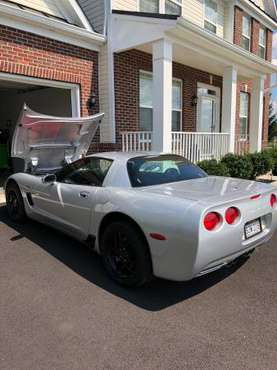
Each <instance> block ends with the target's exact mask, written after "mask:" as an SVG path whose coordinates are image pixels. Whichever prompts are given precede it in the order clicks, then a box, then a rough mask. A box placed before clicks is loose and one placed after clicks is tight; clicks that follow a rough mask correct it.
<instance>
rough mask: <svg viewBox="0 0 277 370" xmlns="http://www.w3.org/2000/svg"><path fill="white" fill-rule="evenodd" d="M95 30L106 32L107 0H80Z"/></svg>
mask: <svg viewBox="0 0 277 370" xmlns="http://www.w3.org/2000/svg"><path fill="white" fill-rule="evenodd" d="M78 3H79V5H80V7H81V8H82V9H83V12H84V13H85V15H86V17H87V18H88V20H89V22H90V24H91V25H92V27H93V29H94V31H96V32H98V33H102V34H103V33H104V23H105V2H104V1H103V0H78Z"/></svg>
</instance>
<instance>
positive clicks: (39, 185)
mask: <svg viewBox="0 0 277 370" xmlns="http://www.w3.org/2000/svg"><path fill="white" fill-rule="evenodd" d="M101 118H102V116H101V115H98V116H95V117H92V118H91V117H90V118H88V119H81V120H77V121H76V120H74V119H71V120H67V121H63V122H62V121H61V120H55V119H52V118H51V117H46V116H45V117H43V118H41V117H39V118H38V116H37V115H36V114H35V113H34V112H31V111H29V110H26V109H25V111H24V114H23V117H22V118H21V121H20V123H19V125H18V127H17V129H16V132H15V137H14V143H13V157H14V160H15V163H16V165H17V166H18V167H20V166H21V171H23V172H21V173H16V174H14V175H12V176H11V177H10V178H9V179H8V181H7V183H6V198H7V208H8V212H9V215H10V217H11V218H12V220H14V221H15V222H22V221H24V220H25V219H26V217H29V218H32V219H35V220H37V221H40V222H42V223H45V224H48V225H50V226H53V227H55V228H57V229H59V230H62V231H63V232H65V233H67V234H69V235H71V236H72V237H74V238H76V239H78V240H80V241H83V242H86V243H89V244H90V245H91V246H93V247H94V248H95V250H96V251H97V252H98V253H99V254H100V255H101V256H102V259H103V263H104V266H105V268H106V270H107V272H108V273H109V275H110V276H111V277H112V278H113V279H114V280H116V281H117V282H118V283H120V284H123V285H127V286H139V285H142V284H143V283H145V282H146V281H147V280H148V279H149V278H150V277H151V276H153V275H154V276H157V277H161V278H166V279H170V280H175V281H185V280H190V279H192V278H194V277H196V276H200V275H204V274H207V273H209V272H211V271H214V270H216V269H219V268H221V267H222V266H224V265H227V264H229V263H231V262H232V261H234V260H236V259H237V258H238V257H240V256H241V255H244V254H247V253H249V252H250V251H252V250H253V249H254V248H256V247H258V246H260V245H262V244H264V243H265V242H267V241H268V240H269V239H270V238H271V236H272V234H273V232H274V231H275V230H276V227H277V197H276V193H277V192H276V189H274V188H273V187H271V186H269V185H266V184H263V183H258V182H255V181H246V180H240V179H234V178H224V177H215V176H207V174H206V173H205V172H203V171H202V170H201V169H200V168H199V167H197V166H195V165H193V164H192V163H190V162H188V161H187V160H186V159H185V158H183V157H181V156H177V155H172V154H160V153H153V152H147V153H122V152H112V153H98V154H94V155H91V156H86V157H84V156H82V153H84V151H86V150H87V143H89V142H90V140H91V139H92V136H93V135H94V133H95V131H96V128H97V127H98V124H99V122H100V120H101ZM88 139H89V140H88Z"/></svg>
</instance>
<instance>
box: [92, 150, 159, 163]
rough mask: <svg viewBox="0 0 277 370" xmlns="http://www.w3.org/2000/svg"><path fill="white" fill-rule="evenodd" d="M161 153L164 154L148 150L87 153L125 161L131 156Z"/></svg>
mask: <svg viewBox="0 0 277 370" xmlns="http://www.w3.org/2000/svg"><path fill="white" fill-rule="evenodd" d="M161 154H166V153H160V152H153V151H150V152H102V153H94V154H92V155H89V157H101V158H107V159H112V160H118V161H125V162H127V161H128V160H129V159H131V158H136V157H144V156H153V155H154V156H157V155H161Z"/></svg>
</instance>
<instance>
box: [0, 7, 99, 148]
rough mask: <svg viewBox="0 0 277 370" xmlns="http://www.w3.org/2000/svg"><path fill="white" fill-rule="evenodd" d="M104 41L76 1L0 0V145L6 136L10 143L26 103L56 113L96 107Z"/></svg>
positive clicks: (76, 112)
mask: <svg viewBox="0 0 277 370" xmlns="http://www.w3.org/2000/svg"><path fill="white" fill-rule="evenodd" d="M104 42H105V37H104V36H103V35H101V34H99V33H96V32H95V31H94V30H93V27H92V26H91V24H90V23H89V21H88V20H87V18H86V16H85V15H84V13H83V12H82V10H81V8H80V6H79V4H78V3H77V1H76V0H59V1H55V0H10V1H5V0H1V1H0V133H1V134H2V138H0V139H1V143H2V145H3V140H4V139H5V140H7V142H8V145H9V146H10V142H11V137H12V134H13V128H14V125H15V123H16V121H17V119H18V117H19V114H20V111H21V109H22V107H23V103H24V102H26V103H27V104H28V105H30V107H31V108H32V109H33V110H36V111H38V112H41V113H46V114H52V115H58V116H72V115H73V116H79V115H80V114H82V115H88V114H90V113H93V112H97V111H98V110H99V104H98V53H99V50H100V48H101V45H103V44H104ZM94 100H95V102H94ZM93 105H94V106H93ZM90 108H92V109H90Z"/></svg>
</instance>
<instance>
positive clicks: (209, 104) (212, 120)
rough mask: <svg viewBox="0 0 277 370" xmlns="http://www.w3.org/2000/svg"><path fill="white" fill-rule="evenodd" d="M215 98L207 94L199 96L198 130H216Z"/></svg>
mask: <svg viewBox="0 0 277 370" xmlns="http://www.w3.org/2000/svg"><path fill="white" fill-rule="evenodd" d="M216 109H217V106H216V99H215V98H212V97H207V96H201V97H200V100H199V121H198V131H199V132H215V131H216Z"/></svg>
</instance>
